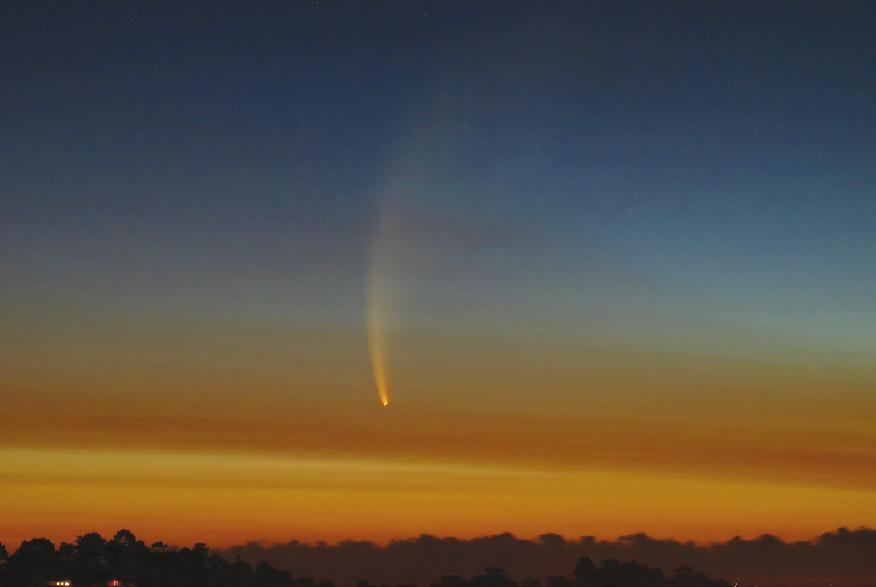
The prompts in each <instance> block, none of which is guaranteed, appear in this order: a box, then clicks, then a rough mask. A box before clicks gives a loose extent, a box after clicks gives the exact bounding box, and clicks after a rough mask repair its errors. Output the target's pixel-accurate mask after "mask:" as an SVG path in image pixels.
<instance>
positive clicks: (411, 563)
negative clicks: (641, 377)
mask: <svg viewBox="0 0 876 587" xmlns="http://www.w3.org/2000/svg"><path fill="white" fill-rule="evenodd" d="M226 554H228V555H231V556H232V557H234V556H237V555H240V556H241V557H242V558H244V559H245V560H248V561H258V560H261V559H263V560H266V561H268V562H269V563H271V564H272V565H275V566H279V567H282V568H285V569H288V570H289V571H291V572H292V573H293V574H294V575H297V576H310V577H320V578H328V579H332V580H334V581H335V582H336V584H338V585H350V584H351V582H352V581H354V580H355V579H359V578H362V579H367V580H369V581H372V582H378V583H393V584H400V583H416V584H420V585H428V584H429V583H430V582H432V581H434V580H436V579H438V577H440V576H441V575H450V574H455V575H462V576H471V575H474V574H476V573H478V572H480V571H481V570H483V568H484V567H487V566H498V567H502V568H503V569H505V570H506V571H507V572H508V574H509V575H510V576H511V577H513V578H515V579H517V580H520V579H523V578H525V577H527V576H532V577H537V578H539V579H543V578H544V577H546V576H547V575H551V574H562V573H566V574H570V573H571V569H572V568H573V566H574V564H575V561H576V560H577V558H578V557H580V556H585V555H586V556H589V557H590V558H592V559H594V560H595V561H599V560H601V559H606V558H617V559H623V560H636V561H639V562H642V563H646V564H649V565H652V566H658V567H661V568H663V569H664V570H667V571H672V570H673V569H675V568H677V567H680V566H684V565H690V566H693V567H696V568H698V569H700V570H702V571H704V572H706V573H708V574H709V575H711V576H713V577H721V578H724V579H727V580H730V581H736V580H741V581H745V582H746V583H749V582H758V583H760V584H761V585H815V584H823V583H825V582H830V583H833V584H834V585H873V584H876V530H871V529H868V528H859V529H856V530H849V529H846V528H839V529H838V530H836V531H834V532H827V533H825V534H822V535H821V536H818V537H817V538H815V539H813V540H810V541H799V542H785V541H783V540H781V539H779V538H777V537H775V536H771V535H764V536H761V537H759V538H756V539H753V540H745V539H742V538H739V537H737V538H733V539H731V540H728V541H726V542H718V543H713V544H708V545H699V544H696V543H693V542H678V541H675V540H657V539H654V538H651V537H649V536H647V535H646V534H634V535H630V536H622V537H620V538H618V539H617V540H597V539H595V538H593V537H592V536H585V537H582V538H580V539H578V540H567V539H565V538H563V537H562V536H559V535H556V534H544V535H542V536H540V537H539V538H538V539H536V540H523V539H520V538H516V537H515V536H513V535H512V534H507V533H506V534H498V535H494V536H484V537H480V538H473V539H470V540H461V539H458V538H438V537H435V536H429V535H422V536H420V537H418V538H410V539H404V540H394V541H392V542H390V543H389V544H387V545H386V546H380V545H377V544H375V543H373V542H366V541H352V540H349V541H343V542H340V543H338V544H326V543H322V542H319V543H316V544H306V543H301V542H297V541H291V542H288V543H285V544H274V545H270V546H266V545H263V544H260V543H255V542H251V543H248V544H246V545H243V546H235V547H232V548H230V549H228V550H227V551H226Z"/></svg>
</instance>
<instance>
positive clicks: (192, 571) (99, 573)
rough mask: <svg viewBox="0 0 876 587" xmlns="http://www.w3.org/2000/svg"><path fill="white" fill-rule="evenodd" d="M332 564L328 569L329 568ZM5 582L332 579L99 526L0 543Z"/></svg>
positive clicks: (482, 580) (294, 582)
mask: <svg viewBox="0 0 876 587" xmlns="http://www.w3.org/2000/svg"><path fill="white" fill-rule="evenodd" d="M332 571H333V570H332V569H326V574H331V573H332ZM0 585H2V586H4V587H5V586H21V587H25V586H34V587H36V586H40V587H43V586H47V585H48V586H52V587H70V586H75V587H80V586H98V585H106V586H107V587H123V586H132V585H137V586H141V587H148V586H150V585H180V586H182V585H186V586H188V585H191V586H195V585H206V586H217V587H218V586H229V587H230V586H238V585H239V586H249V585H252V586H255V585H265V586H277V587H279V586H290V587H291V586H294V587H333V586H334V583H333V582H332V581H330V580H320V579H315V578H311V577H296V576H294V575H293V574H292V573H290V572H289V571H287V570H282V569H277V568H274V567H272V566H271V565H270V564H268V563H267V562H265V561H260V562H258V563H257V564H255V565H251V564H249V563H247V562H245V561H244V560H242V559H241V558H240V557H239V556H238V557H237V558H236V559H235V560H228V558H226V557H225V556H222V555H221V554H219V553H217V552H211V551H210V549H209V548H208V547H207V545H206V544H204V543H198V544H195V545H194V546H193V547H192V548H172V547H169V546H168V545H167V544H165V543H164V542H154V543H152V545H151V546H147V545H146V544H145V543H144V542H143V541H141V540H138V539H137V538H136V536H135V535H134V534H133V533H132V532H130V531H129V530H119V531H118V532H116V534H115V535H114V536H113V538H112V539H111V540H106V539H104V538H103V537H102V536H101V535H100V534H98V533H96V532H90V533H87V534H83V535H81V536H79V537H78V538H77V539H76V540H75V541H74V542H73V543H72V544H69V543H66V542H62V543H61V544H60V545H59V546H58V547H57V548H56V547H55V544H54V543H52V542H51V541H50V540H47V539H45V538H34V539H32V540H26V541H24V542H22V544H21V546H20V547H19V548H18V549H17V550H16V551H15V552H13V553H12V554H11V555H10V554H9V552H8V551H7V548H6V547H5V546H4V545H2V544H0ZM355 585H356V587H368V586H369V585H370V583H369V582H368V580H367V578H361V579H358V580H356V581H355ZM433 585H440V586H442V587H469V586H471V587H491V586H497V587H518V586H519V587H541V586H542V585H544V586H545V587H577V586H582V587H583V586H588V587H595V586H609V585H612V586H617V587H621V586H630V587H632V586H642V587H646V586H666V587H727V586H728V585H729V584H728V583H727V582H725V581H721V580H714V579H711V578H710V577H707V576H706V575H704V574H703V573H700V572H698V571H696V570H695V569H693V568H690V567H682V568H679V569H676V570H675V571H674V572H672V573H671V574H667V573H664V572H663V571H662V570H661V569H658V568H652V567H650V566H648V565H644V564H640V563H637V562H633V561H619V560H616V559H613V558H612V559H606V560H603V561H601V562H600V563H599V564H595V563H594V562H593V561H592V560H591V559H590V558H589V557H586V556H585V557H581V558H579V559H578V560H577V562H576V563H575V566H574V568H572V569H569V572H568V573H567V574H562V575H550V576H548V577H547V578H546V579H545V581H544V582H542V581H541V580H539V579H536V578H533V577H526V578H521V579H519V580H515V578H512V577H509V576H508V575H507V574H506V573H505V571H504V570H502V569H500V568H497V567H486V568H485V569H484V570H483V572H481V573H479V574H476V575H474V576H471V577H462V576H459V575H444V576H441V577H440V578H439V579H438V580H437V581H436V582H434V583H433Z"/></svg>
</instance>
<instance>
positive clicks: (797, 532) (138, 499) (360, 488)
mask: <svg viewBox="0 0 876 587" xmlns="http://www.w3.org/2000/svg"><path fill="white" fill-rule="evenodd" d="M0 458H2V460H3V462H4V464H5V465H6V467H5V471H4V474H3V480H4V483H3V485H2V487H0V502H2V503H3V504H4V506H5V509H6V513H5V514H4V516H3V519H2V520H0V537H2V539H3V540H4V541H6V542H7V543H9V544H12V545H13V546H14V545H16V544H17V543H18V542H19V541H20V540H23V539H27V538H31V537H33V536H47V537H49V538H51V539H53V540H56V541H59V540H72V539H73V538H75V536H76V535H77V534H80V533H83V532H86V531H90V530H92V529H95V530H98V531H101V532H102V533H104V534H108V535H109V534H111V533H112V532H113V531H115V530H117V529H118V528H121V527H126V528H131V529H132V530H134V531H135V532H136V533H137V534H138V535H140V536H141V537H144V538H147V539H150V540H153V539H154V540H158V539H163V540H166V541H171V542H173V543H176V544H180V545H184V544H187V543H191V542H194V541H204V540H206V541H208V542H209V543H210V544H211V545H213V546H216V547H223V546H230V545H234V544H240V543H242V542H245V541H247V540H264V541H267V542H284V541H288V540H292V539H297V540H304V541H316V540H327V541H339V540H343V539H346V538H355V539H369V540H374V541H378V542H386V541H388V540H390V539H392V538H404V537H410V536H415V535H418V534H420V533H430V534H436V535H452V536H458V537H463V538H470V537H473V536H478V535H484V534H491V533H497V532H501V531H510V532H512V533H515V534H517V535H518V536H521V537H535V536H537V535H539V534H542V533H545V532H557V533H560V534H564V535H566V536H567V537H569V538H577V537H578V536H580V535H581V534H583V533H586V534H593V535H596V536H599V537H616V536H618V535H622V534H629V533H634V532H638V531H641V530H642V526H643V524H644V522H642V520H647V526H648V528H647V529H648V531H649V533H650V534H652V535H655V536H659V537H681V538H685V539H695V540H697V541H701V542H709V541H715V540H722V539H727V538H729V537H731V536H732V535H733V534H742V535H745V536H755V535H758V534H760V533H764V532H773V533H775V532H778V533H779V534H780V535H782V536H783V537H786V538H793V539H797V538H800V539H805V538H811V537H812V536H814V535H816V534H818V533H819V532H821V531H823V530H826V529H829V528H832V527H834V526H836V525H837V524H838V523H842V522H845V523H851V520H853V519H855V518H856V516H857V515H858V514H859V512H861V511H870V512H873V511H876V497H874V495H873V493H872V492H864V491H860V490H854V489H841V488H818V487H806V486H799V485H793V484H788V483H778V482H753V481H745V480H726V479H725V480H720V479H703V478H695V477H690V476H686V475H663V474H653V473H648V472H641V471H640V472H636V471H615V470H611V469H595V470H589V471H574V470H565V471H563V470H559V471H557V470H549V469H543V468H524V467H507V466H469V465H456V464H447V463H422V462H419V463H417V462H403V461H381V460H361V459H359V460H350V459H340V458H282V457H264V456H254V455H241V454H238V455H216V454H208V453H179V452H154V451H151V452H148V451H147V452H144V451H71V450H56V449H46V450H34V449H4V450H2V451H0ZM682 502H684V503H685V507H684V509H683V510H681V509H679V507H678V506H679V503H682ZM815 504H818V506H819V507H818V508H817V509H815V508H813V506H814V505H815ZM386 512H392V514H393V515H392V516H387V515H386ZM509 512H513V515H511V514H510V513H509ZM740 520H746V521H745V522H740ZM730 528H732V529H733V531H732V532H731V531H730V530H729V529H730Z"/></svg>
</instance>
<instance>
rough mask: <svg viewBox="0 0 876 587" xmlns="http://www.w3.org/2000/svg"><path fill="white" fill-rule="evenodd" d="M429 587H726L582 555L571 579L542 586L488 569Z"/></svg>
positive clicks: (696, 576)
mask: <svg viewBox="0 0 876 587" xmlns="http://www.w3.org/2000/svg"><path fill="white" fill-rule="evenodd" d="M432 587H729V584H728V583H726V582H725V581H720V580H714V579H711V578H709V577H707V576H706V575H704V574H703V573H700V572H699V571H696V570H695V569H692V568H690V567H681V568H679V569H678V570H676V571H675V573H674V574H673V575H672V576H669V577H667V576H666V575H664V574H663V571H662V570H660V569H655V568H652V567H649V566H648V565H643V564H640V563H637V562H634V561H619V560H617V559H613V558H611V559H608V560H604V561H602V562H600V563H599V566H596V565H595V564H593V561H592V560H590V557H587V556H584V557H581V558H579V559H578V562H577V563H576V564H575V569H574V571H573V573H572V576H571V577H567V576H566V575H551V576H549V577H548V578H547V580H545V582H544V585H542V582H541V581H539V580H538V579H533V578H532V577H528V578H526V579H523V580H522V581H521V582H520V583H517V582H516V581H514V580H512V579H511V578H510V577H508V575H506V574H505V571H503V570H502V569H499V568H495V567H490V568H487V569H485V570H484V572H483V573H481V574H480V575H475V576H474V577H472V578H471V579H469V580H468V581H466V580H465V579H463V578H462V577H459V576H456V575H448V576H444V577H441V580H440V581H439V582H438V583H433V584H432Z"/></svg>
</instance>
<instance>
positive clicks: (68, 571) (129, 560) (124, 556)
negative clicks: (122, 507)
mask: <svg viewBox="0 0 876 587" xmlns="http://www.w3.org/2000/svg"><path fill="white" fill-rule="evenodd" d="M64 581H69V582H70V584H71V586H73V587H86V586H97V585H119V586H129V585H136V586H137V587H150V586H156V587H157V586H163V585H168V586H170V585H173V586H189V585H191V586H195V585H198V586H201V585H204V586H215V587H238V586H239V587H245V586H250V585H252V586H256V585H258V586H261V585H265V586H269V587H333V585H332V583H330V582H318V583H317V582H314V581H313V580H311V579H304V578H293V577H292V576H291V575H290V574H289V573H288V572H287V571H283V570H279V569H275V568H273V567H271V566H270V565H269V564H267V563H266V562H264V561H262V562H260V563H258V564H257V565H255V567H253V566H251V565H249V564H248V563H246V562H244V561H242V560H239V559H238V560H235V561H233V562H229V561H227V560H225V559H224V558H223V557H222V556H220V555H218V554H216V553H213V552H210V549H209V548H207V545H206V544H203V543H199V544H195V545H194V547H192V548H179V549H176V548H169V547H168V546H167V545H166V544H164V543H163V542H155V543H153V544H152V545H151V546H147V545H146V544H144V543H143V542H142V541H140V540H137V538H136V537H135V536H134V534H133V533H131V532H130V531H128V530H119V531H118V532H116V534H115V536H113V538H112V540H105V539H104V538H103V537H101V535H100V534H98V533H96V532H91V533H88V534H83V535H82V536H79V537H78V538H77V539H76V540H75V542H74V543H73V544H69V543H66V542H62V543H61V545H60V546H59V547H58V548H57V549H56V548H55V545H54V544H53V543H52V542H51V541H50V540H47V539H45V538H34V539H33V540H25V541H24V542H22V543H21V546H20V547H19V548H18V550H17V551H16V552H15V553H14V554H13V555H11V556H9V554H8V551H7V549H6V547H5V546H4V545H2V544H0V586H3V587H7V586H8V587H13V586H14V587H30V586H34V587H37V586H39V587H46V586H47V585H52V584H54V583H56V582H61V584H63V582H64Z"/></svg>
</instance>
